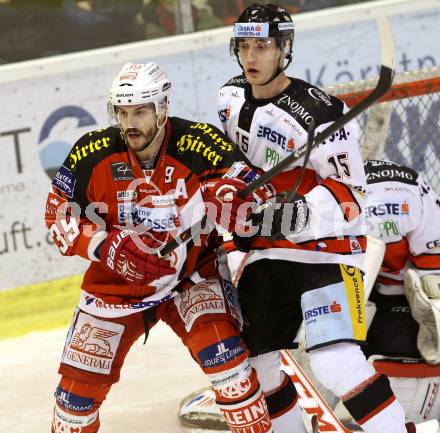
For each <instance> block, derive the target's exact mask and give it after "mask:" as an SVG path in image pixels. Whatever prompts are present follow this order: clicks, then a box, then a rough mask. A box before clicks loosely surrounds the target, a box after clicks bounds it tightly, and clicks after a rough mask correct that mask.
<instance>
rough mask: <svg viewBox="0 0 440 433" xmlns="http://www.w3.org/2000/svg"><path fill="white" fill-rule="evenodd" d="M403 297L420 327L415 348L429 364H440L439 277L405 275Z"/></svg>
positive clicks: (414, 273)
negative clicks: (404, 296) (405, 298)
mask: <svg viewBox="0 0 440 433" xmlns="http://www.w3.org/2000/svg"><path fill="white" fill-rule="evenodd" d="M405 295H406V297H407V299H408V302H409V305H410V307H411V314H412V316H413V317H414V320H416V321H417V323H419V325H420V329H419V333H418V335H417V348H418V349H419V351H420V353H421V355H422V356H423V358H424V359H425V360H426V362H429V363H430V364H437V363H440V347H439V335H440V275H424V276H423V277H421V278H420V277H419V275H418V274H417V272H415V271H414V270H412V269H410V270H408V271H407V272H406V273H405Z"/></svg>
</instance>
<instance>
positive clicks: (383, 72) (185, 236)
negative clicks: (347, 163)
mask: <svg viewBox="0 0 440 433" xmlns="http://www.w3.org/2000/svg"><path fill="white" fill-rule="evenodd" d="M377 26H378V29H379V34H380V39H381V47H382V65H381V68H380V74H379V80H378V82H377V84H376V87H375V88H374V89H373V91H372V92H371V93H369V94H368V95H367V96H366V97H365V98H364V99H363V100H362V101H360V102H359V103H358V104H356V105H355V106H354V107H353V108H351V109H350V110H348V111H347V112H346V113H345V114H343V115H342V116H341V117H340V118H339V119H337V120H335V121H334V122H333V123H332V124H331V125H330V126H329V127H327V128H326V129H324V130H323V131H321V132H320V133H319V134H318V135H317V136H316V137H315V138H314V140H313V143H312V144H311V147H312V148H314V147H317V146H319V145H320V144H321V143H322V142H323V141H324V140H326V139H327V138H329V137H330V136H331V135H332V134H334V133H335V132H337V131H339V129H341V128H342V127H343V126H344V125H346V124H347V123H348V122H350V121H351V120H353V119H354V118H355V117H356V116H358V115H359V114H361V113H362V112H363V111H365V110H366V109H368V108H369V107H371V105H373V104H374V103H375V102H376V101H378V100H379V99H380V98H381V97H382V96H384V95H385V93H386V92H387V91H388V90H389V89H390V87H391V84H392V82H393V77H394V43H393V36H392V33H391V29H390V27H389V24H388V21H387V19H386V17H378V18H377ZM308 145H309V143H308V142H307V143H306V144H304V145H303V146H301V147H300V148H299V149H297V150H296V152H293V153H292V154H290V155H289V156H288V157H287V158H285V159H283V160H282V161H281V162H279V163H278V164H277V165H275V166H274V167H272V168H271V169H270V170H268V171H266V172H265V173H263V174H262V175H261V176H260V177H258V178H257V179H255V180H254V181H253V182H251V183H250V184H249V185H247V186H246V187H245V188H243V189H242V190H240V191H238V193H237V194H238V196H239V197H240V198H244V197H246V196H247V195H249V194H251V193H253V192H254V191H255V190H256V189H258V188H259V187H260V186H262V185H264V184H265V183H267V182H269V181H270V180H271V179H272V178H273V177H275V176H276V175H278V174H279V173H281V172H282V171H284V170H285V169H287V168H288V167H289V166H290V165H292V164H293V163H294V162H296V161H298V160H299V159H300V158H302V157H303V156H304V155H305V153H306V152H307V148H308ZM206 221H207V218H206V216H205V217H203V219H202V221H199V222H197V223H196V224H194V225H192V226H191V227H189V228H188V229H186V230H185V231H184V232H182V233H181V234H180V235H179V236H176V237H175V238H174V239H173V240H171V241H170V242H168V243H167V244H166V245H165V246H164V247H163V248H162V249H161V250H160V251H159V252H158V253H157V254H158V256H159V257H164V256H166V255H168V254H169V253H171V251H173V250H174V249H176V248H177V247H178V246H179V245H181V244H182V243H184V242H186V241H187V240H189V239H190V238H192V237H196V236H197V235H198V234H199V233H200V232H201V226H203V225H204V224H205V223H206Z"/></svg>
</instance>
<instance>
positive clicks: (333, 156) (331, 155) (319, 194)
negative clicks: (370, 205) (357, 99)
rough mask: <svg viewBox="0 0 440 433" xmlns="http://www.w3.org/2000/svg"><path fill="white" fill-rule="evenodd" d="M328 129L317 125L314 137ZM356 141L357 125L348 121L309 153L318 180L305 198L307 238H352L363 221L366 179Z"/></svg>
mask: <svg viewBox="0 0 440 433" xmlns="http://www.w3.org/2000/svg"><path fill="white" fill-rule="evenodd" d="M327 126H328V124H323V125H320V126H319V127H318V128H317V131H316V133H319V131H321V130H323V129H325V128H326V127H327ZM358 137H359V131H358V126H357V123H356V122H355V121H351V122H349V123H348V124H347V125H345V126H344V127H342V128H341V129H340V130H339V131H338V133H335V134H334V135H333V136H331V137H330V138H329V139H327V140H325V141H324V142H323V143H322V144H321V145H320V146H319V147H318V148H316V149H314V150H312V153H311V155H310V166H311V168H312V169H314V170H315V172H316V174H317V175H318V176H319V185H317V186H315V187H314V188H313V189H312V190H311V191H309V192H308V193H307V194H305V199H306V202H307V206H308V209H309V225H308V227H307V228H306V230H308V233H307V235H308V236H313V237H315V238H322V237H329V236H330V237H331V236H336V235H344V234H345V232H346V231H348V233H350V234H351V233H353V228H354V227H355V226H357V225H358V223H359V218H362V219H363V208H364V205H365V196H366V194H365V190H366V179H365V171H364V167H363V162H362V157H361V153H360V148H359V143H358ZM356 234H357V233H356ZM359 234H361V233H360V232H359Z"/></svg>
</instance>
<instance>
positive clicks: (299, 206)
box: [252, 194, 309, 240]
mask: <svg viewBox="0 0 440 433" xmlns="http://www.w3.org/2000/svg"><path fill="white" fill-rule="evenodd" d="M308 220H309V209H308V206H307V202H306V199H305V198H304V197H303V196H302V195H300V194H296V195H295V197H294V198H293V199H292V200H291V201H285V198H284V196H283V195H277V196H275V197H274V198H272V199H270V200H268V201H267V202H265V203H263V204H262V205H261V206H260V208H259V209H257V211H256V212H255V213H254V214H252V224H253V225H254V226H255V225H256V226H259V227H260V229H259V231H258V235H259V236H261V237H267V238H269V239H271V240H281V239H286V237H287V236H288V235H292V234H298V233H300V232H302V231H303V230H304V228H305V227H306V225H307V221H308Z"/></svg>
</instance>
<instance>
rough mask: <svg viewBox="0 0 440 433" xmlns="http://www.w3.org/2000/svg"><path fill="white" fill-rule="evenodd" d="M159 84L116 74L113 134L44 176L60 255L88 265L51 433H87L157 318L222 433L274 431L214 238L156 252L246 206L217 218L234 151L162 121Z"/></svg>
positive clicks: (139, 73)
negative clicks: (195, 373)
mask: <svg viewBox="0 0 440 433" xmlns="http://www.w3.org/2000/svg"><path fill="white" fill-rule="evenodd" d="M170 87H171V83H170V81H169V80H168V79H167V78H166V76H165V74H164V72H163V70H162V69H161V67H160V66H159V65H157V64H155V63H148V64H131V63H128V64H126V65H124V67H123V68H122V70H121V71H120V72H119V73H118V75H117V77H116V78H115V80H114V82H113V84H112V86H111V88H110V96H109V112H110V114H111V116H112V118H113V119H114V121H115V124H116V126H114V127H109V128H106V129H100V130H96V131H91V132H89V133H87V134H85V135H84V136H83V137H81V138H80V139H79V140H78V141H77V142H76V143H75V144H74V146H73V148H72V150H71V152H70V153H69V155H68V156H67V158H66V160H65V162H64V163H63V165H62V166H61V168H60V169H59V171H58V173H57V174H56V176H55V178H54V179H53V182H52V186H51V189H50V191H49V195H48V198H47V203H46V214H45V219H46V223H47V226H48V228H49V231H50V233H51V234H52V236H53V238H54V241H55V244H56V246H57V247H58V248H59V250H60V252H61V253H62V254H63V255H66V256H70V255H78V256H81V257H83V258H85V259H86V260H89V261H90V266H89V267H88V269H87V271H86V273H85V275H84V279H83V282H82V285H81V289H82V290H81V295H80V300H79V304H78V307H77V309H76V310H75V313H74V316H73V319H72V322H71V326H70V329H69V332H68V335H67V339H66V343H65V347H64V351H63V355H62V359H61V364H60V367H59V373H60V374H61V380H60V383H59V386H58V388H57V390H56V393H55V397H56V404H55V408H54V413H53V423H52V432H53V433H59V432H73V431H75V432H77V433H95V432H97V431H98V429H99V425H100V422H99V408H100V406H101V404H102V402H103V401H104V400H105V398H106V396H107V393H108V392H109V390H110V388H111V387H112V385H113V384H114V383H115V382H117V381H118V380H119V376H120V371H121V368H122V366H123V363H124V359H125V356H126V355H127V353H128V351H129V350H130V347H131V346H132V345H133V343H134V342H135V341H136V340H137V339H138V338H139V337H140V336H141V335H142V334H143V333H145V334H146V336H147V335H148V332H149V330H150V328H152V327H153V326H154V325H155V324H156V323H157V322H158V321H159V320H163V321H164V322H166V323H167V324H168V325H169V326H170V327H171V328H172V329H173V331H174V332H175V333H176V334H177V335H178V336H179V337H180V339H181V340H182V342H183V344H185V346H187V348H188V350H189V352H190V354H191V356H192V357H193V358H194V360H195V361H196V362H197V363H198V364H199V365H200V367H201V368H202V370H203V371H204V373H206V374H207V376H208V378H209V380H210V382H211V383H212V386H213V389H214V392H215V395H216V399H217V402H218V404H219V406H220V407H221V408H222V413H223V414H224V417H225V420H226V422H227V424H228V426H229V428H230V429H231V431H233V432H238V431H240V432H241V431H243V430H242V429H241V427H242V426H243V422H245V424H246V426H247V428H248V429H249V431H258V432H272V431H273V430H272V427H271V421H270V419H269V416H268V413H267V407H266V402H265V399H264V395H263V393H262V390H261V388H260V385H259V382H258V380H257V378H256V373H255V371H254V369H253V368H252V367H251V366H250V364H249V361H248V355H247V350H246V347H245V345H244V343H243V341H242V338H241V337H240V332H239V328H240V321H241V314H240V308H239V306H238V303H237V301H236V296H235V292H234V290H235V289H234V287H233V286H232V285H231V284H230V283H228V281H227V280H225V279H224V278H223V275H225V274H224V269H222V267H221V263H222V261H221V260H217V257H216V247H217V236H216V233H215V232H213V233H210V234H209V233H202V234H201V238H200V239H199V240H194V241H191V242H188V243H186V244H184V245H181V246H180V247H179V248H177V249H176V250H175V251H174V252H173V253H172V255H171V256H170V257H166V258H163V259H159V258H158V256H157V254H156V252H157V250H158V248H159V247H160V246H161V245H163V243H164V242H166V241H167V240H168V239H170V237H171V236H173V234H179V233H181V232H182V231H184V230H185V229H186V228H188V227H189V226H190V225H191V224H192V223H193V222H194V221H197V220H199V219H200V218H201V217H203V216H204V215H205V214H206V212H207V211H208V213H209V212H210V211H213V212H211V214H212V213H213V219H215V220H216V221H218V222H220V223H221V224H223V225H224V227H225V228H227V229H231V227H229V224H235V223H236V222H238V221H239V216H238V215H237V212H238V209H237V206H236V205H237V204H239V205H240V204H245V205H246V204H247V203H248V202H250V201H251V200H252V197H248V198H246V199H244V200H242V201H241V202H240V201H239V202H237V200H235V201H234V203H232V204H230V206H229V208H228V211H229V212H230V218H226V219H224V221H223V220H221V215H222V214H221V212H222V201H225V198H224V197H225V195H226V194H227V193H228V191H229V190H230V188H231V187H233V186H235V187H237V186H240V185H241V182H240V181H238V180H235V179H230V180H228V181H227V184H226V185H225V183H224V182H225V181H222V180H221V178H222V177H223V176H224V175H225V173H226V172H228V171H229V170H230V169H231V167H232V171H233V172H234V173H235V174H237V176H239V177H240V173H239V171H240V170H237V169H236V168H235V164H236V162H235V161H236V155H235V150H234V146H233V145H232V144H231V142H230V141H228V140H227V139H226V138H225V136H224V135H223V133H222V132H220V131H219V130H218V129H217V128H215V127H214V126H212V125H209V124H203V123H197V122H192V121H189V120H184V119H180V118H176V117H168V98H169V93H170ZM242 165H243V164H242ZM242 165H241V166H242ZM222 221H223V222H222ZM146 422H148V421H147V420H146Z"/></svg>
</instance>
